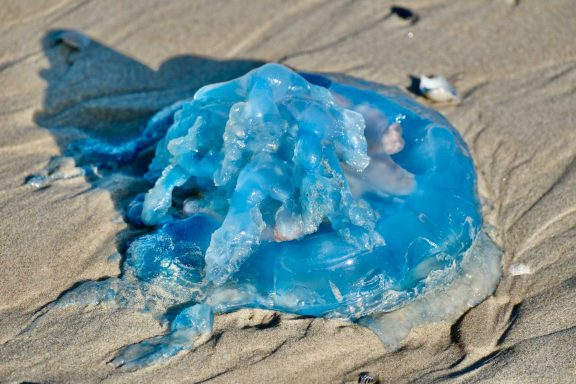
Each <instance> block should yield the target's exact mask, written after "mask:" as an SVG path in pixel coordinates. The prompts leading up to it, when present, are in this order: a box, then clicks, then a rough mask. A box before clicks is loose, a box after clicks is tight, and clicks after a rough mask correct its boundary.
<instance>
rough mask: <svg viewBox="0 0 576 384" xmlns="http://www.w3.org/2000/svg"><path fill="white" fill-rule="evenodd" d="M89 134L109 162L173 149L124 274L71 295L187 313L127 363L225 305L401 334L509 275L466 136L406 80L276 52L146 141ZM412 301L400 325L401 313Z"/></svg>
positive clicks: (187, 333) (120, 362) (95, 153)
mask: <svg viewBox="0 0 576 384" xmlns="http://www.w3.org/2000/svg"><path fill="white" fill-rule="evenodd" d="M84 145H85V146H84V147H83V148H84V155H85V156H87V157H89V158H90V156H92V157H93V158H94V159H95V161H96V163H98V161H99V160H100V162H102V163H109V162H110V161H117V162H119V163H121V162H126V161H130V160H131V159H133V158H134V157H135V155H136V154H137V153H138V151H140V150H142V149H144V148H147V147H150V146H151V145H155V146H156V152H155V157H154V159H153V160H152V162H151V164H150V166H149V170H148V173H147V174H146V179H147V180H148V181H150V183H152V184H153V186H152V187H151V188H150V190H149V191H148V192H147V193H146V194H145V195H139V196H137V197H136V199H135V200H134V201H133V203H132V204H130V206H129V207H128V208H127V210H126V217H127V219H128V220H129V221H130V222H132V223H134V224H136V225H145V226H150V227H152V228H154V229H153V231H152V232H151V233H149V234H147V235H144V236H142V237H140V238H138V239H136V240H135V241H134V242H133V243H132V244H131V246H130V248H129V249H128V252H127V257H126V261H125V263H124V265H123V268H124V273H123V275H122V276H121V277H120V278H116V279H110V281H108V282H97V283H92V284H91V285H86V287H85V288H84V291H79V292H77V293H74V294H72V292H71V293H69V294H67V295H65V296H64V297H63V298H62V300H64V301H66V300H68V301H69V302H80V301H82V300H81V298H82V296H83V295H84V296H85V298H86V300H85V301H86V302H91V303H92V302H116V303H117V304H118V305H124V306H130V305H132V306H135V307H143V308H144V309H147V310H150V311H151V312H153V313H154V314H156V315H161V314H162V313H166V314H170V313H175V316H172V317H170V316H168V315H166V317H165V318H166V319H172V320H171V323H170V325H169V328H168V333H167V334H166V335H163V336H158V337H156V338H152V339H149V340H145V341H143V342H141V343H138V344H134V345H132V346H129V347H126V348H125V349H124V350H123V351H122V352H120V354H119V355H118V357H117V358H116V359H115V360H114V361H113V363H114V364H116V365H117V366H125V367H127V368H130V367H132V368H135V367H136V368H137V367H140V366H145V365H149V364H151V363H153V362H155V361H159V360H162V359H165V358H166V357H169V356H172V355H174V354H176V353H177V352H179V351H181V350H186V349H191V348H192V346H193V344H194V340H196V338H197V337H199V336H200V335H201V334H209V333H210V331H211V327H212V316H213V315H212V313H222V312H228V311H232V310H235V309H238V308H264V309H272V310H280V311H285V312H290V313H297V314H303V315H311V316H326V317H337V318H343V319H350V320H358V321H359V322H360V323H361V324H364V325H366V326H368V327H370V328H371V329H373V330H374V331H375V332H376V333H377V334H378V335H379V336H380V337H381V338H382V340H383V341H384V342H385V343H386V345H388V346H393V342H392V341H391V340H395V339H401V337H402V335H403V334H405V333H406V329H408V330H409V328H410V327H411V326H413V325H416V324H419V323H421V322H422V321H423V320H422V319H426V318H429V319H430V321H437V320H441V319H445V318H447V317H449V316H448V314H449V313H457V314H458V313H461V311H462V310H464V309H465V308H466V307H467V306H469V305H474V304H477V303H478V302H479V301H480V300H482V299H483V298H484V297H485V296H486V295H488V294H489V293H490V292H491V290H492V289H493V288H494V286H495V284H496V282H497V280H498V278H499V268H498V263H499V258H498V257H499V256H498V252H493V251H491V250H490V249H491V248H490V247H493V246H492V245H490V244H491V243H490V241H489V240H487V238H486V237H485V236H484V235H482V234H481V231H480V230H481V227H482V217H481V214H480V205H479V202H478V198H477V195H476V185H475V184H476V176H475V173H474V166H473V163H472V159H471V156H470V153H469V151H468V149H467V147H466V145H465V143H464V141H463V140H462V138H461V137H460V136H459V135H458V133H457V132H456V130H455V129H454V128H452V126H451V125H450V124H449V123H448V121H447V120H446V119H445V118H444V117H442V116H441V115H440V114H438V113H436V112H434V111H432V110H430V109H427V108H425V107H423V106H421V105H418V104H416V103H415V102H414V101H412V100H411V99H409V98H408V97H407V96H405V95H404V94H403V93H402V92H400V91H399V90H397V89H396V88H392V87H385V86H381V85H378V84H373V83H368V82H364V81H361V80H356V79H352V78H348V77H338V76H337V75H334V76H330V77H326V76H322V75H317V74H298V73H296V72H293V71H292V70H290V69H288V68H286V67H284V66H281V65H277V64H268V65H264V66H263V67H261V68H258V69H255V70H253V71H251V72H249V73H247V74H246V75H244V76H242V77H240V78H238V79H235V80H232V81H229V82H226V83H221V84H213V85H208V86H206V87H204V88H202V89H200V90H199V91H198V92H197V93H196V95H195V96H194V97H193V98H192V99H190V100H185V101H182V102H179V103H177V104H175V105H173V106H171V107H169V108H167V109H165V110H163V111H161V112H160V113H158V114H157V115H156V116H155V117H153V118H152V120H151V121H150V123H149V124H148V126H147V127H146V128H145V130H144V131H143V132H142V134H141V135H140V136H139V137H137V138H136V139H134V140H132V141H128V142H126V143H124V144H122V145H120V146H111V145H110V144H107V145H104V144H102V145H99V144H98V143H95V142H93V141H91V142H88V143H87V144H86V143H84ZM81 147H82V143H80V144H78V145H76V146H74V147H73V149H74V150H78V148H81ZM479 239H480V240H479ZM474 244H481V246H478V245H474ZM487 244H488V245H487ZM483 255H484V256H483ZM98 284H100V285H98ZM450 286H454V287H457V291H454V292H452V291H450V288H449V287H450ZM110 292H114V293H115V294H114V295H110ZM435 292H441V293H440V294H436V295H435ZM451 292H452V293H451ZM104 294H105V295H106V296H105V298H100V299H97V297H98V295H101V296H104ZM423 298H425V300H424V301H422V300H423ZM419 300H420V301H419ZM133 302H136V303H138V304H137V305H133V304H130V303H133ZM411 305H412V306H413V307H411V308H412V309H410V311H407V312H406V314H404V315H402V321H403V322H404V326H403V327H404V328H402V329H404V330H403V331H400V330H399V329H400V328H399V325H398V324H399V322H400V320H394V321H390V320H389V318H388V317H386V316H387V315H386V313H387V312H389V311H392V310H394V309H398V308H404V307H406V308H407V307H408V306H411ZM458 311H460V312H458ZM402 332H404V333H402ZM391 334H394V337H392V338H391V337H390V335H391Z"/></svg>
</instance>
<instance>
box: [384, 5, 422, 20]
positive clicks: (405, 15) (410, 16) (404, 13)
mask: <svg viewBox="0 0 576 384" xmlns="http://www.w3.org/2000/svg"><path fill="white" fill-rule="evenodd" d="M390 12H391V13H392V14H394V15H396V16H398V17H399V18H401V19H402V20H406V21H409V22H410V24H416V23H417V22H418V20H420V16H418V14H417V13H415V12H413V11H411V10H410V9H408V8H404V7H398V6H392V7H391V8H390Z"/></svg>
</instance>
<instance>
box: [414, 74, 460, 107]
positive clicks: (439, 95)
mask: <svg viewBox="0 0 576 384" xmlns="http://www.w3.org/2000/svg"><path fill="white" fill-rule="evenodd" d="M420 93H422V95H424V96H425V97H426V98H428V99H430V100H433V101H440V102H446V101H454V100H458V99H459V95H458V91H457V90H456V88H455V87H454V86H453V85H452V84H450V82H449V81H448V80H446V79H445V78H444V77H442V76H431V77H427V76H422V77H420Z"/></svg>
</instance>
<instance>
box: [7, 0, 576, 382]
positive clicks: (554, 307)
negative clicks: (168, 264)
mask: <svg viewBox="0 0 576 384" xmlns="http://www.w3.org/2000/svg"><path fill="white" fill-rule="evenodd" d="M392 5H402V6H405V7H409V8H410V9H411V10H413V11H414V12H416V13H417V14H418V15H419V19H418V21H417V22H416V23H413V24H412V23H410V22H408V21H406V20H402V19H401V18H399V17H397V16H396V15H392V14H390V7H391V6H392ZM575 19H576V3H574V1H572V0H550V1H541V0H516V1H508V0H489V1H473V0H466V1H464V0H462V1H449V0H412V1H404V2H401V3H396V2H394V3H393V2H390V1H377V0H372V1H369V0H358V1H343V0H342V1H341V0H335V1H315V0H302V1H290V2H288V1H282V0H277V1H276V0H266V1H264V0H262V1H240V0H238V1H213V0H200V1H194V2H192V1H176V0H170V1H155V0H142V1H138V2H135V1H128V0H115V1H111V0H93V1H72V0H52V1H40V0H37V1H34V0H23V1H9V0H6V1H0V36H1V37H0V131H1V134H0V160H1V161H0V218H1V220H0V382H1V383H23V382H34V383H99V382H104V383H143V382H150V383H152V382H156V383H160V382H161V383H357V382H358V377H359V374H360V373H361V372H370V373H371V374H372V375H374V376H375V377H378V379H379V382H380V383H437V382H448V383H477V382H478V383H480V382H481V383H573V382H575V381H576V342H575V340H576V23H575V22H574V20H575ZM63 29H73V30H77V31H82V32H83V33H85V34H86V35H87V36H88V37H89V38H90V43H89V45H88V46H86V47H84V48H83V49H79V50H78V49H70V48H68V47H66V46H64V45H63V44H55V40H54V36H55V34H56V33H58V31H60V30H63ZM265 62H280V63H282V64H285V65H288V66H290V67H292V68H295V69H297V70H300V71H306V72H330V73H342V74H346V75H351V76H354V77H358V78H362V79H366V80H369V81H373V82H378V83H382V84H388V85H396V86H398V87H400V88H402V89H403V90H406V92H409V91H408V88H409V87H410V85H411V77H417V76H422V75H429V74H435V75H442V76H444V77H446V78H447V79H449V80H450V81H451V82H452V83H453V84H454V85H455V86H456V87H457V88H458V90H459V91H460V94H461V100H459V101H458V102H456V103H449V104H434V103H432V102H431V101H429V100H426V99H424V98H423V97H421V96H415V95H413V96H414V97H415V98H416V99H417V101H418V102H420V103H423V104H425V105H428V106H431V107H433V108H435V109H437V110H439V111H440V112H441V113H442V114H444V115H445V116H446V117H447V118H448V120H450V122H451V123H452V124H453V125H454V126H455V127H456V129H457V130H458V131H459V132H460V133H461V134H462V136H463V137H464V139H465V141H466V142H467V144H468V146H469V148H470V150H471V152H472V156H473V158H474V162H475V164H476V167H477V172H478V177H479V193H480V196H481V200H482V203H483V208H484V217H485V223H486V224H485V225H486V229H487V231H488V232H489V234H490V235H491V236H492V237H493V239H494V240H495V242H496V243H497V244H498V245H499V246H500V247H501V248H502V250H503V255H504V256H503V260H502V270H503V273H502V280H501V281H500V283H499V284H498V287H497V288H496V291H495V292H494V294H493V295H492V296H490V297H488V298H487V299H486V300H484V301H483V302H482V303H481V304H480V305H478V306H476V307H474V308H471V309H470V310H468V311H467V312H466V313H465V314H464V315H463V316H461V317H460V318H459V319H458V320H457V321H455V322H454V323H447V322H442V323H435V324H429V325H426V326H421V327H417V328H415V329H413V330H412V331H411V332H410V334H409V335H408V337H407V338H406V339H405V340H404V341H403V343H402V344H401V347H400V348H399V349H398V350H395V351H387V350H386V349H385V348H384V346H383V345H382V343H381V342H380V340H379V339H378V337H377V336H376V335H375V334H373V333H372V332H371V331H370V330H368V329H367V328H363V327H361V326H358V325H354V324H349V323H345V322H340V321H336V320H326V319H322V318H307V317H301V316H295V315H289V314H283V313H276V312H270V311H262V310H241V311H238V312H235V313H231V314H226V315H221V316H217V317H216V319H215V330H214V334H213V335H212V337H211V338H210V339H209V340H208V341H207V342H205V343H203V344H202V345H200V346H198V347H197V348H196V349H195V350H194V351H192V352H189V353H182V354H179V355H178V356H177V357H176V358H174V359H172V360H171V361H170V362H168V363H166V364H161V365H157V366H153V367H150V368H145V369H141V370H138V371H135V372H125V371H122V370H117V369H114V367H112V366H111V365H110V364H107V362H108V361H110V359H112V358H113V357H114V355H115V353H116V352H117V351H118V349H119V348H121V347H122V346H124V345H127V344H131V343H135V342H137V341H140V340H142V339H145V338H147V337H151V336H154V335H159V334H162V333H163V332H164V331H165V330H164V329H163V328H162V327H161V326H160V325H159V324H158V322H157V321H156V320H154V319H153V318H152V317H151V316H149V315H147V314H145V313H141V312H138V311H131V310H117V309H112V308H107V307H106V306H85V307H77V308H69V309H62V310H58V311H51V312H49V313H47V314H46V316H44V317H43V319H42V322H41V324H39V325H38V326H37V327H35V328H34V329H33V330H32V331H30V332H22V331H23V330H24V329H25V328H26V327H27V326H28V325H29V324H30V320H31V319H32V318H33V316H34V313H35V312H36V311H37V310H38V309H40V308H42V306H44V305H45V304H47V303H49V302H51V301H53V300H55V299H56V298H58V296H59V295H60V294H61V293H62V292H63V291H65V290H67V289H70V288H71V287H73V286H74V285H76V284H78V283H79V282H82V281H86V280H96V279H103V278H106V277H109V276H116V275H118V274H119V272H120V269H119V258H118V257H116V256H115V255H117V252H119V251H122V250H124V248H123V247H124V246H125V243H126V239H128V238H130V237H131V236H132V237H133V236H134V235H135V234H136V233H137V232H136V231H137V230H135V229H133V228H129V227H128V226H127V225H126V224H125V223H124V221H123V220H122V216H121V213H120V212H121V209H122V207H124V206H125V205H126V203H127V202H128V201H129V198H130V197H132V196H133V195H134V191H138V190H141V189H142V188H143V183H142V181H141V180H138V179H137V178H135V177H133V176H131V175H129V174H126V175H117V176H116V177H114V178H112V179H106V180H105V181H104V182H98V183H94V182H92V181H91V180H89V179H88V178H86V177H82V176H80V177H70V178H68V179H63V180H57V181H55V182H53V183H51V184H49V185H46V186H45V187H42V188H33V187H31V186H30V185H26V181H27V180H28V179H29V177H30V176H31V175H35V174H39V173H41V172H42V171H43V170H45V169H46V168H47V167H48V166H49V164H50V163H51V161H54V160H53V159H54V158H58V157H59V156H62V154H63V152H64V150H65V148H66V146H67V144H68V143H69V142H70V141H72V140H75V139H78V138H83V137H86V136H88V135H96V136H98V135H106V136H114V135H118V136H122V135H126V134H130V133H134V132H137V130H138V129H140V128H141V127H142V125H143V124H145V122H146V121H147V119H148V118H149V117H150V116H151V115H152V114H153V113H154V112H156V111H158V110H159V109H161V108H162V107H164V106H167V105H169V104H171V103H172V102H175V101H177V100H180V99H183V98H186V97H190V96H192V95H193V94H194V92H195V91H196V90H197V89H198V88H199V87H201V86H203V85H205V84H209V83H213V82H218V81H224V80H228V79H232V78H235V77H238V76H240V75H242V74H244V73H245V72H247V71H248V70H250V69H252V68H255V67H258V66H260V65H262V64H263V63H265ZM60 167H61V169H62V170H63V171H64V172H67V174H68V175H74V169H75V164H74V162H73V161H68V162H67V163H64V164H62V165H60Z"/></svg>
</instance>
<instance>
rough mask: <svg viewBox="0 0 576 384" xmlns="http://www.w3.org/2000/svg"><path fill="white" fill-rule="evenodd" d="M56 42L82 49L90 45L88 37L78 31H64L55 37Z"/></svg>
mask: <svg viewBox="0 0 576 384" xmlns="http://www.w3.org/2000/svg"><path fill="white" fill-rule="evenodd" d="M56 43H62V44H64V45H66V46H67V47H70V48H72V49H77V50H82V49H85V48H87V47H88V45H90V38H89V37H88V36H86V35H85V34H83V33H82V32H78V31H64V32H61V33H59V34H58V36H57V37H56Z"/></svg>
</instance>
